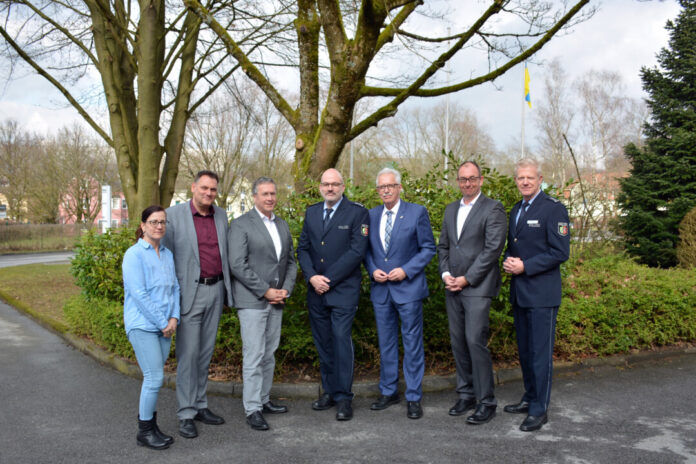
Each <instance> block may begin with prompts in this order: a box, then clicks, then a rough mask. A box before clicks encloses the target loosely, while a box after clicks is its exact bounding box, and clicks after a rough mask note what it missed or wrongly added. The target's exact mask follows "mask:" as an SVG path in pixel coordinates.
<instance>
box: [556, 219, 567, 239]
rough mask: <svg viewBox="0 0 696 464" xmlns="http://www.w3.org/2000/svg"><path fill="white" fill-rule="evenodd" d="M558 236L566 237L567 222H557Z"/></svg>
mask: <svg viewBox="0 0 696 464" xmlns="http://www.w3.org/2000/svg"><path fill="white" fill-rule="evenodd" d="M558 235H561V236H563V237H565V236H566V235H568V223H567V222H559V223H558Z"/></svg>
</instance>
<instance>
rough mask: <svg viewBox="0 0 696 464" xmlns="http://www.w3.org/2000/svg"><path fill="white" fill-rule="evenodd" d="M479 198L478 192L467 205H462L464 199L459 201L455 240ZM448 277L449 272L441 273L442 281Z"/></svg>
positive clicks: (460, 233)
mask: <svg viewBox="0 0 696 464" xmlns="http://www.w3.org/2000/svg"><path fill="white" fill-rule="evenodd" d="M480 196H481V192H479V194H478V195H476V198H474V199H473V200H471V201H470V202H469V204H466V203H464V198H462V199H461V200H459V211H458V212H457V240H459V237H461V235H462V229H464V223H465V222H466V218H467V217H469V213H470V212H471V208H473V207H474V205H475V204H476V200H478V199H479V197H480ZM450 275H452V274H451V273H450V272H449V271H445V272H443V273H442V278H443V279H444V278H445V277H447V276H450Z"/></svg>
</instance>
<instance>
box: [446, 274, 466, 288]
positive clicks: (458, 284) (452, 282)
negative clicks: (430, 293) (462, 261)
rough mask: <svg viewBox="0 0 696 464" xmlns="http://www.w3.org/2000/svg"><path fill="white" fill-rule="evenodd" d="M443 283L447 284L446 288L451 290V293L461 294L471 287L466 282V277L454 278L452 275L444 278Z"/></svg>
mask: <svg viewBox="0 0 696 464" xmlns="http://www.w3.org/2000/svg"><path fill="white" fill-rule="evenodd" d="M442 281H443V282H444V283H445V288H446V289H447V290H449V291H450V292H459V291H461V290H462V289H463V288H464V287H466V286H467V285H469V282H468V281H467V280H466V277H464V276H459V277H454V276H453V275H451V274H450V275H446V276H445V277H443V278H442Z"/></svg>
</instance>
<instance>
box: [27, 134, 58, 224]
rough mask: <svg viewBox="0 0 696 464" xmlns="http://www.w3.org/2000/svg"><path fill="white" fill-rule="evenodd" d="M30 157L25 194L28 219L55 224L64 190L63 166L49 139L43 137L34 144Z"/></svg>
mask: <svg viewBox="0 0 696 464" xmlns="http://www.w3.org/2000/svg"><path fill="white" fill-rule="evenodd" d="M32 158H33V160H34V162H33V163H32V182H31V189H30V191H29V192H28V195H27V214H28V217H29V220H30V221H32V222H35V223H40V224H56V223H58V222H59V220H60V204H61V200H62V199H63V193H64V191H65V180H64V176H63V168H64V166H63V164H62V162H61V160H60V159H59V158H58V156H56V153H55V150H54V147H53V143H52V142H51V141H50V140H46V139H43V140H42V141H41V143H40V144H38V145H37V146H36V151H35V155H34V156H33V157H32Z"/></svg>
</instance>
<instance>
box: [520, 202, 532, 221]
mask: <svg viewBox="0 0 696 464" xmlns="http://www.w3.org/2000/svg"><path fill="white" fill-rule="evenodd" d="M527 208H529V202H528V201H524V202H522V207H521V208H520V215H519V216H517V223H519V222H520V219H522V217H523V216H524V215H525V214H527Z"/></svg>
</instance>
